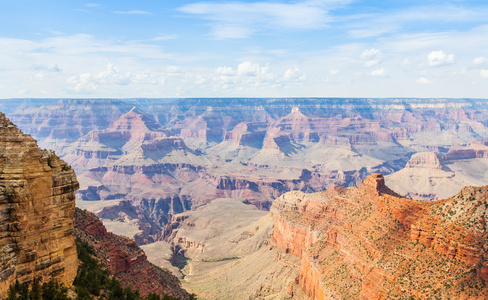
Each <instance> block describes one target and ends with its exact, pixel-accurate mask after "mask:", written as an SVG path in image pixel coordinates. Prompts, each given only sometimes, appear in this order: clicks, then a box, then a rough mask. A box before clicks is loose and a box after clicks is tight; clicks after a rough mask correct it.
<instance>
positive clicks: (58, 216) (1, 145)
mask: <svg viewBox="0 0 488 300" xmlns="http://www.w3.org/2000/svg"><path fill="white" fill-rule="evenodd" d="M0 155H1V157H0V219H1V230H0V294H1V295H6V292H7V289H8V287H9V285H10V284H12V283H15V281H16V280H18V281H19V282H20V283H23V282H32V281H33V280H34V279H38V280H39V281H40V283H43V282H47V281H49V280H50V279H55V280H58V281H60V282H62V283H64V284H66V285H70V284H71V283H72V282H73V280H74V278H75V277H76V272H77V266H78V257H77V254H76V243H75V237H74V232H73V215H74V211H75V195H74V191H75V190H76V189H77V188H78V181H77V180H76V176H75V173H74V171H73V170H72V169H71V168H70V167H69V166H68V165H67V164H66V163H65V162H63V161H62V160H60V159H59V158H58V157H57V156H56V155H55V154H54V152H52V151H46V150H44V151H43V150H40V149H39V148H38V147H37V144H36V141H35V140H34V139H33V138H32V137H31V136H29V135H26V134H23V133H22V132H21V131H20V130H19V129H18V128H17V127H16V126H15V125H14V124H13V123H11V122H10V121H9V119H7V118H6V117H5V115H4V114H3V113H0Z"/></svg>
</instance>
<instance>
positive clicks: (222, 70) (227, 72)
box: [215, 67, 235, 76]
mask: <svg viewBox="0 0 488 300" xmlns="http://www.w3.org/2000/svg"><path fill="white" fill-rule="evenodd" d="M215 73H217V74H220V75H223V76H232V75H234V74H235V72H234V70H233V69H232V68H231V67H218V68H217V69H216V70H215Z"/></svg>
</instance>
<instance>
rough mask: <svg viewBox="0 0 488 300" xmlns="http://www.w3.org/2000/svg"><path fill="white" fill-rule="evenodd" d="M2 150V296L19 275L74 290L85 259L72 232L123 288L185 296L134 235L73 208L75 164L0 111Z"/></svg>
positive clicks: (25, 281)
mask: <svg viewBox="0 0 488 300" xmlns="http://www.w3.org/2000/svg"><path fill="white" fill-rule="evenodd" d="M0 153H1V160H0V212H1V215H0V217H1V231H0V237H1V238H0V265H1V267H0V297H1V298H2V299H4V298H6V296H7V291H8V290H9V288H10V287H11V286H13V285H14V284H17V283H20V284H28V285H30V284H33V283H34V282H37V283H38V284H40V285H42V284H44V283H47V282H51V281H56V282H58V283H60V284H62V285H64V286H66V287H67V288H70V289H71V293H75V290H76V291H77V292H78V287H76V289H75V288H74V287H73V284H76V279H75V278H77V275H79V274H78V266H79V264H80V263H82V262H80V261H79V257H78V253H77V240H79V241H80V242H85V243H87V245H90V246H93V247H94V249H95V251H96V252H95V254H96V257H97V259H98V261H99V262H100V263H101V264H102V265H103V266H104V267H105V268H106V269H107V270H108V272H109V274H111V275H113V276H115V278H117V280H118V281H119V282H120V284H121V286H122V287H123V288H126V287H130V288H132V289H133V290H139V293H140V295H141V296H143V297H145V296H148V295H149V294H150V293H152V294H156V295H160V296H163V295H169V296H172V297H175V298H177V299H186V298H189V297H190V295H189V294H188V293H187V292H186V291H185V290H184V289H182V288H181V285H180V281H179V280H178V278H176V277H174V276H173V275H171V274H170V273H169V271H167V270H164V269H161V268H158V267H156V266H155V265H152V264H151V263H150V262H149V261H148V260H147V257H146V255H145V253H144V251H143V250H142V249H141V248H139V247H138V246H137V244H136V242H135V241H134V240H131V239H128V238H126V237H122V236H117V235H115V234H113V233H109V232H107V229H106V228H105V227H104V225H103V224H102V222H101V221H100V220H99V219H98V217H96V216H95V215H94V214H93V213H90V212H88V211H83V210H81V209H78V208H75V190H76V189H78V187H79V183H78V181H77V179H76V176H75V172H74V170H73V169H72V168H71V167H70V166H69V165H68V164H67V163H65V162H64V161H63V160H61V159H60V158H59V157H58V156H57V155H56V154H55V153H54V151H48V150H41V149H39V147H38V146H37V143H36V141H35V140H34V139H33V138H32V137H31V136H30V135H28V134H24V133H23V132H22V131H21V130H19V129H18V128H17V126H16V125H14V124H13V123H12V122H10V120H9V119H8V118H6V116H5V115H4V114H3V113H0ZM99 284H100V283H99ZM77 292H76V293H77ZM76 293H75V294H76ZM70 299H71V298H70ZM73 299H74V298H73Z"/></svg>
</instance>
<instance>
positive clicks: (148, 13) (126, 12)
mask: <svg viewBox="0 0 488 300" xmlns="http://www.w3.org/2000/svg"><path fill="white" fill-rule="evenodd" d="M112 12H113V13H114V14H119V15H152V14H151V13H150V12H148V11H144V10H128V11H120V10H116V11H112Z"/></svg>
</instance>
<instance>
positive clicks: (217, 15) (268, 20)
mask: <svg viewBox="0 0 488 300" xmlns="http://www.w3.org/2000/svg"><path fill="white" fill-rule="evenodd" d="M349 2H351V1H350V0H346V1H344V0H328V1H298V2H295V3H279V2H266V1H262V2H252V3H248V2H239V1H235V2H223V3H220V2H197V3H191V4H187V5H184V6H182V7H180V8H179V9H178V10H179V11H181V12H183V13H187V14H192V15H196V16H201V17H203V18H204V19H206V20H209V21H211V22H212V23H211V24H210V26H211V28H212V35H213V36H214V37H216V38H247V37H250V36H251V35H252V34H254V33H255V32H256V31H263V30H266V29H319V28H324V27H325V26H326V24H328V23H330V22H332V21H333V19H332V17H331V16H330V15H329V10H330V9H333V8H336V7H338V6H343V5H345V4H348V3H349Z"/></svg>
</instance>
